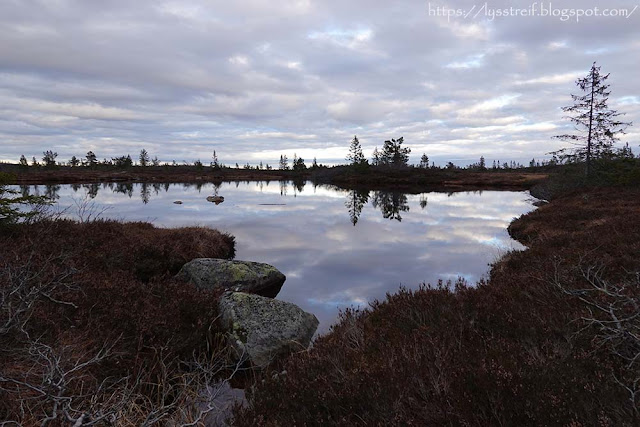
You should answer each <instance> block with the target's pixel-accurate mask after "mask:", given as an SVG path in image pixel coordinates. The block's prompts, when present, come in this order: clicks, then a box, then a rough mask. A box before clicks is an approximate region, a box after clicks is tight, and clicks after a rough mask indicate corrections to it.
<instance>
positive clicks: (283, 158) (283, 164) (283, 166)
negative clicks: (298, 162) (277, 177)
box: [280, 154, 289, 171]
mask: <svg viewBox="0 0 640 427" xmlns="http://www.w3.org/2000/svg"><path fill="white" fill-rule="evenodd" d="M280 170H283V171H286V170H289V159H287V155H286V154H282V155H280Z"/></svg>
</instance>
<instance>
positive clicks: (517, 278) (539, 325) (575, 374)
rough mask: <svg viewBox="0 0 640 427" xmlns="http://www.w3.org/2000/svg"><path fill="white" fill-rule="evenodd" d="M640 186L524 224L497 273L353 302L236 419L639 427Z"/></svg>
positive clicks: (573, 201)
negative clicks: (369, 302)
mask: <svg viewBox="0 0 640 427" xmlns="http://www.w3.org/2000/svg"><path fill="white" fill-rule="evenodd" d="M639 213H640V191H639V190H637V189H623V188H617V189H614V188H606V189H595V190H589V191H584V192H581V193H575V194H572V195H567V196H565V197H562V198H559V199H557V200H555V201H554V202H553V203H551V204H549V205H546V206H544V207H542V208H540V209H539V210H537V211H535V212H532V213H530V214H528V215H526V216H524V217H523V218H520V219H518V220H516V221H515V222H514V223H513V224H512V225H511V227H510V231H511V233H512V235H514V236H515V237H517V238H518V239H519V240H520V241H522V242H524V243H525V244H526V245H528V246H529V249H528V250H526V251H524V252H514V253H510V254H508V255H507V256H505V257H504V258H503V259H502V260H501V261H500V262H498V263H497V264H496V265H494V266H493V268H492V270H491V277H490V281H489V282H488V283H480V284H478V285H477V287H467V286H464V284H462V283H459V284H457V285H456V288H455V290H451V289H448V288H447V287H446V286H436V287H424V288H422V289H420V290H417V291H408V290H401V291H400V292H398V293H396V294H394V295H389V296H388V297H387V299H386V300H385V301H383V302H378V303H375V304H373V306H372V308H371V309H368V310H365V311H347V312H346V313H344V314H343V316H342V320H341V321H340V323H339V324H337V325H336V326H335V327H334V328H333V330H332V331H331V332H330V333H329V334H327V335H326V336H323V337H321V338H320V339H318V340H317V342H316V343H315V345H314V348H313V350H312V351H310V352H307V353H301V354H298V355H295V356H292V357H291V358H289V359H288V361H287V362H286V363H284V365H283V366H280V367H278V369H279V370H283V371H286V374H284V375H273V376H272V375H266V376H265V379H264V382H263V383H261V384H259V386H258V387H257V389H256V390H255V392H254V393H253V395H252V399H253V404H252V406H251V407H250V408H248V409H246V410H244V411H238V416H237V419H236V424H237V425H280V426H288V425H329V424H331V425H334V424H337V425H389V424H395V425H478V426H485V425H572V426H578V425H605V426H606V425H610V426H614V425H615V426H620V425H637V424H638V422H639V419H638V409H639V408H640V406H639V405H638V397H640V394H638V393H639V391H640V387H638V385H639V383H640V368H639V367H638V361H637V360H636V358H638V356H639V355H640V335H639V334H638V331H639V330H640V320H639V316H640V313H639V312H638V309H637V303H638V301H639V300H640V290H639V289H638V288H639V285H640V280H639V278H638V272H639V271H640V259H638V253H640V215H638V214H639Z"/></svg>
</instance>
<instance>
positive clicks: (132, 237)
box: [0, 220, 234, 425]
mask: <svg viewBox="0 0 640 427" xmlns="http://www.w3.org/2000/svg"><path fill="white" fill-rule="evenodd" d="M1 233H2V236H1V239H2V244H1V246H0V271H1V272H2V275H1V276H0V286H3V287H8V286H12V284H13V285H15V283H16V281H19V280H21V277H27V276H26V275H29V279H28V283H27V285H28V286H29V287H33V286H37V285H39V284H41V283H44V282H46V283H54V284H56V286H55V291H54V293H53V294H50V296H51V299H47V298H40V299H38V300H37V301H36V303H35V304H34V307H35V308H34V309H33V310H32V312H30V317H29V320H28V323H26V326H25V327H24V330H25V331H26V332H27V333H28V341H29V342H31V346H32V348H44V347H42V345H46V346H48V347H50V348H51V349H53V351H55V352H56V354H57V355H59V356H60V357H61V360H62V362H61V364H65V363H66V365H65V366H63V367H64V368H65V369H69V366H72V365H73V363H75V362H74V361H82V360H84V359H86V358H87V357H91V355H96V354H98V353H99V350H100V349H101V348H103V347H104V346H107V347H109V348H110V353H111V356H110V357H108V358H105V359H104V361H101V363H98V364H93V365H91V366H88V367H87V368H86V369H83V370H82V371H81V375H79V376H78V378H77V379H75V380H74V381H73V382H72V383H70V384H68V387H67V388H68V390H66V393H68V394H70V395H74V396H85V397H84V398H82V397H76V398H75V400H74V401H73V405H74V406H75V405H78V406H79V405H81V404H82V403H83V402H84V403H86V399H87V398H92V395H93V394H94V393H95V392H96V391H97V389H98V388H99V387H100V386H101V385H102V386H103V387H104V385H105V384H110V381H114V379H121V380H120V381H123V380H122V379H126V381H129V382H131V383H134V382H135V383H136V384H137V388H136V390H135V391H136V393H139V392H141V391H142V392H143V394H142V395H139V397H138V398H137V399H138V400H136V401H134V400H135V399H133V400H132V401H131V402H129V405H128V408H129V409H128V410H131V407H132V405H134V406H135V405H140V407H142V406H144V404H147V403H148V405H147V406H149V405H151V404H152V403H153V404H156V406H158V405H159V406H162V405H166V404H167V399H169V401H170V399H171V396H167V395H166V394H163V392H164V391H163V390H161V389H160V387H169V384H168V383H167V381H170V379H171V378H174V379H176V380H177V379H179V377H180V375H179V374H180V369H181V368H180V366H179V365H180V362H179V361H180V360H183V359H188V358H190V357H193V355H194V354H199V353H200V352H202V351H207V352H208V353H209V354H211V353H213V352H215V351H222V350H224V344H223V341H222V340H221V339H219V336H217V329H216V324H215V320H216V318H217V308H216V301H217V298H218V295H216V294H215V293H212V292H202V291H197V290H195V289H194V288H193V287H191V286H187V285H185V284H184V283H179V282H177V281H175V280H174V279H173V277H172V275H173V274H174V273H175V272H177V271H178V269H179V268H180V267H181V266H182V265H183V264H184V263H185V262H186V261H188V260H191V259H193V258H197V257H216V258H232V257H233V255H234V239H233V237H232V236H229V235H226V234H222V233H219V232H217V231H214V230H210V229H205V228H198V227H192V228H179V229H160V228H155V227H154V226H152V225H150V224H148V223H120V222H116V221H103V220H98V221H93V222H87V223H77V222H72V221H68V220H56V221H43V222H39V223H34V224H30V225H22V226H18V227H14V228H12V229H9V230H2V231H1ZM52 288H53V287H52ZM47 289H48V288H47ZM60 301H63V302H64V303H60ZM0 314H3V315H4V314H5V313H0ZM2 320H3V322H4V319H2ZM25 336H27V335H26V334H25V333H23V332H22V331H19V330H16V331H13V332H11V331H10V332H9V333H7V334H5V335H3V336H2V340H3V342H2V346H1V347H2V349H1V350H0V366H1V367H2V368H1V369H0V376H5V377H12V378H21V379H24V380H25V381H31V382H32V383H34V384H35V383H37V384H40V383H39V382H38V381H40V380H41V378H44V377H43V375H45V374H44V373H43V372H42V370H43V369H45V370H46V367H42V366H37V365H33V361H32V360H30V359H29V360H27V359H25V354H26V353H24V352H23V351H20V345H21V343H22V342H24V340H25ZM69 364H71V365H69ZM41 368H42V369H41ZM0 385H2V386H3V387H4V388H5V389H12V387H11V384H10V383H3V384H0ZM121 385H122V384H121ZM123 387H124V385H123ZM112 389H113V390H116V389H117V387H115V388H113V387H112ZM25 390H26V389H25ZM25 390H23V391H22V392H21V393H20V394H16V393H9V392H7V391H6V390H5V391H3V390H2V387H0V420H16V419H17V420H20V421H21V422H22V424H23V425H31V424H33V423H36V420H41V419H42V417H43V415H42V414H44V413H45V412H47V413H51V406H42V407H39V406H38V405H39V404H42V405H45V403H46V402H43V403H39V401H38V399H37V398H38V397H39V396H38V395H37V393H32V394H31V395H29V393H28V392H29V390H26V391H25ZM25 393H26V394H25ZM140 396H143V397H144V399H143V400H144V401H140V400H139V399H140ZM97 398H103V399H107V397H105V396H102V397H100V396H98V397H97ZM111 398H113V396H112V397H111ZM83 399H84V400H83ZM158 399H161V400H164V401H163V402H159V403H158V402H157V400H158ZM25 402H26V403H25ZM47 404H48V403H47ZM21 405H22V407H21ZM151 406H153V405H151ZM143 418H144V416H143ZM134 420H135V417H133V415H132V418H131V420H130V422H131V423H132V425H136V424H137V422H136V421H134ZM126 421H127V419H126V417H125V418H124V419H121V420H120V424H119V425H126ZM123 422H124V424H123ZM38 424H39V422H38ZM56 425H57V424H56Z"/></svg>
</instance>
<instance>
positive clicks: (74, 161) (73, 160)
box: [69, 156, 80, 168]
mask: <svg viewBox="0 0 640 427" xmlns="http://www.w3.org/2000/svg"><path fill="white" fill-rule="evenodd" d="M79 164H80V160H79V159H78V158H77V157H76V156H71V160H69V166H71V167H72V168H74V167H76V166H78V165H79Z"/></svg>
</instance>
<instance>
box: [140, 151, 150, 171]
mask: <svg viewBox="0 0 640 427" xmlns="http://www.w3.org/2000/svg"><path fill="white" fill-rule="evenodd" d="M139 159H140V166H142V167H146V166H148V165H149V161H150V160H149V153H147V150H145V149H144V148H143V149H142V150H140V156H139Z"/></svg>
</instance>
